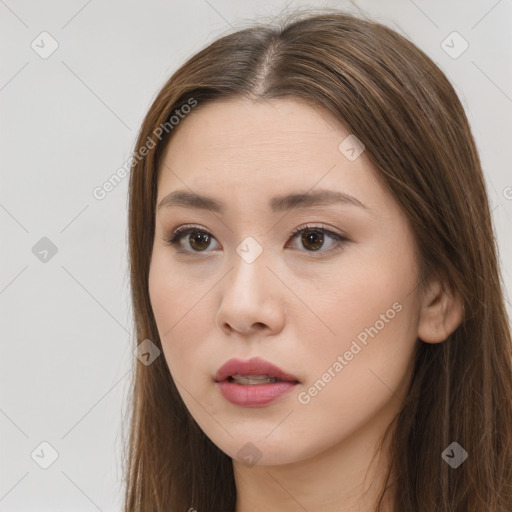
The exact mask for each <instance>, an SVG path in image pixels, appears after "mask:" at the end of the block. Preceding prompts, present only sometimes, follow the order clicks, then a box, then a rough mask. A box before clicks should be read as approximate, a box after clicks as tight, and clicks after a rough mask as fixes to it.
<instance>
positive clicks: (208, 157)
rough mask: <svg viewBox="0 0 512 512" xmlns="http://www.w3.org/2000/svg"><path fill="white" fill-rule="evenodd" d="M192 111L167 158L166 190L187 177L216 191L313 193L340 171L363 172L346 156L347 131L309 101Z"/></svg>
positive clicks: (217, 104)
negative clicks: (262, 188)
mask: <svg viewBox="0 0 512 512" xmlns="http://www.w3.org/2000/svg"><path fill="white" fill-rule="evenodd" d="M192 112H193V113H192V114H190V115H188V116H187V117H185V119H184V120H182V121H181V123H180V125H179V126H178V127H177V131H176V132H175V133H173V135H172V137H171V139H170V141H169V143H168V145H167V147H166V149H165V151H164V154H163V158H162V160H161V168H160V170H159V171H160V172H159V174H160V176H159V178H160V179H159V185H160V184H165V186H166V188H169V187H172V186H174V185H178V184H181V185H182V183H180V182H179V177H181V176H183V177H185V176H186V177H187V178H188V179H189V180H192V181H193V182H196V183H197V182H200V183H202V184H204V185H211V186H215V184H216V183H231V184H232V185H234V186H236V185H238V186H242V185H244V184H248V183H250V184H252V185H254V186H256V185H265V184H266V185H268V186H272V184H273V185H274V186H279V184H285V183H288V184H289V185H290V186H292V185H300V186H301V187H302V188H310V187H312V186H313V185H314V182H315V181H317V180H318V179H319V178H322V176H324V175H326V174H331V173H330V172H329V171H330V169H332V168H333V167H334V166H336V167H338V168H339V167H340V166H343V167H344V168H345V171H355V170H356V169H361V168H362V167H363V155H362V157H360V158H358V159H357V160H356V161H354V162H350V161H349V160H347V159H346V157H344V156H343V155H342V153H341V152H340V150H339V145H340V143H341V142H342V141H343V140H344V139H345V138H346V137H347V136H348V135H349V132H348V130H347V129H346V128H345V127H344V126H343V125H342V124H341V123H340V122H339V121H337V120H335V119H334V117H333V116H331V114H330V113H329V112H327V111H326V110H324V109H321V108H319V107H317V106H314V105H310V104H308V103H306V102H305V101H302V100H296V99H289V98H287V99H279V100H270V101H265V102H259V103H256V102H252V101H249V100H242V99H237V100H228V101H214V102H210V103H207V104H205V105H203V106H201V105H198V107H196V109H194V110H193V111H192ZM329 178H330V177H329ZM184 179H185V178H184ZM323 184H324V185H326V183H323ZM288 188H289V187H288Z"/></svg>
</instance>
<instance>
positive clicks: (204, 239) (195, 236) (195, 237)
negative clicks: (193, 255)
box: [189, 232, 210, 251]
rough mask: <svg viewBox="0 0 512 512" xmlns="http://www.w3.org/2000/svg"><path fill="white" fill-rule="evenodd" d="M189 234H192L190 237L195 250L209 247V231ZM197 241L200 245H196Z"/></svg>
mask: <svg viewBox="0 0 512 512" xmlns="http://www.w3.org/2000/svg"><path fill="white" fill-rule="evenodd" d="M189 236H190V238H189V240H190V246H191V247H192V248H193V249H194V250H198V251H202V250H204V249H207V248H208V246H209V245H210V237H209V236H208V234H207V233H200V232H195V233H192V234H190V235H189ZM196 243H197V244H199V247H198V246H196V245H195V244H196ZM201 244H205V245H204V246H201Z"/></svg>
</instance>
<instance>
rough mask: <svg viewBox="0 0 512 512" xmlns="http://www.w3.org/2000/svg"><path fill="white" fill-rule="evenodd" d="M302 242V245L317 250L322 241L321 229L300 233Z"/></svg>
mask: <svg viewBox="0 0 512 512" xmlns="http://www.w3.org/2000/svg"><path fill="white" fill-rule="evenodd" d="M301 238H302V243H303V244H304V247H306V248H309V249H312V250H313V251H317V250H318V249H320V248H321V247H322V245H323V243H324V234H323V233H322V232H321V231H305V232H304V233H303V234H302V237H301ZM309 243H311V244H313V247H308V244H309Z"/></svg>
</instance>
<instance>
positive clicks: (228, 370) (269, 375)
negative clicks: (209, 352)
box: [214, 357, 299, 386]
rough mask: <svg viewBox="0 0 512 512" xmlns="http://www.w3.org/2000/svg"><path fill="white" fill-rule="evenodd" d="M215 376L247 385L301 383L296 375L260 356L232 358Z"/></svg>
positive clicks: (220, 379)
mask: <svg viewBox="0 0 512 512" xmlns="http://www.w3.org/2000/svg"><path fill="white" fill-rule="evenodd" d="M214 378H215V381H216V382H223V381H228V382H234V383H236V384H240V385H247V386H254V385H257V384H271V383H274V382H293V383H299V379H298V378H297V377H295V376H294V375H291V374H289V373H286V372H285V371H283V370H281V368H278V367H277V366H275V365H273V364H272V363H269V362H268V361H265V360H263V359H260V358H258V357H253V358H252V359H249V360H248V361H243V360H241V359H230V360H229V361H227V362H226V363H225V364H223V365H222V366H221V367H220V368H219V370H218V371H217V373H216V374H215V377H214Z"/></svg>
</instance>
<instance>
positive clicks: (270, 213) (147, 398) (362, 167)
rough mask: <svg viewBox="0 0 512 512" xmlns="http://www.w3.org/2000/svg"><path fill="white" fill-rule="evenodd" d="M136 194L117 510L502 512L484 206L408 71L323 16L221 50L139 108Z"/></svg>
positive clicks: (498, 304)
mask: <svg viewBox="0 0 512 512" xmlns="http://www.w3.org/2000/svg"><path fill="white" fill-rule="evenodd" d="M129 194H130V198H129V199H130V211H129V228H130V261H131V284H132V299H133V309H134V316H135V323H136V332H137V339H138V343H140V341H141V340H145V341H144V347H146V348H145V350H146V349H147V347H148V346H151V347H153V350H152V351H147V353H146V354H145V355H146V356H147V357H146V359H145V360H144V359H143V358H140V359H141V361H142V362H144V364H140V363H138V364H137V368H136V370H135V371H134V382H133V404H132V407H133V408H132V410H131V412H132V414H131V425H130V437H129V444H128V446H127V448H128V450H127V457H128V459H127V467H126V480H127V489H126V503H125V511H126V512H132V511H136V510H144V511H149V510H156V511H180V510H190V511H193V510H197V511H198V512H202V511H210V512H220V511H229V512H234V511H235V512H249V511H253V510H281V511H291V510H308V511H310V512H312V511H323V512H325V511H337V512H340V511H341V512H343V511H348V510H351V511H353V510H358V511H365V512H366V511H368V512H370V511H381V512H391V511H394V512H405V511H407V512H410V511H415V512H432V511H434V510H435V511H436V512H442V511H446V512H448V511H450V512H470V511H471V512H484V511H485V512H491V511H492V512H505V511H507V512H510V510H512V444H511V441H512V436H511V434H512V367H511V357H510V352H511V338H510V331H509V326H508V323H507V316H506V312H505V308H504V303H503V295H502V288H501V283H500V274H499V270H498V265H497V258H496V251H495V241H494V236H493V231H492V227H491V220H490V213H489V206H488V199H487V195H486V190H485V186H484V180H483V177H482V170H481V165H480V161H479V157H478V154H477V151H476V148H475V143H474V140H473V136H472V133H471V130H470V127H469V125H468V121H467V118H466V116H465V113H464V110H463V108H462V106H461V103H460V101H459V100H458V98H457V95H456V93H455V91H454V89H453V87H452V86H451V84H450V83H449V82H448V80H447V79H446V77H445V76H444V75H443V73H442V72H441V71H440V70H439V69H438V68H437V67H436V66H435V64H434V63H433V62H432V61H431V60H430V59H429V58H428V57H427V56H426V55H425V54H424V53H423V52H422V51H420V50H419V49H418V48H416V47H415V46H414V45H413V44H412V43H411V42H409V41H407V40H406V39H404V38H403V37H402V36H400V35H399V34H397V33H396V32H394V31H393V30H391V29H389V28H387V27H386V26H384V25H381V24H379V23H375V22H372V21H370V20H364V19H361V18H357V17H354V16H353V15H349V14H345V13H341V12H339V11H336V12H329V13H322V14H314V13H313V14H310V15H307V16H302V17H301V16H297V18H296V19H292V20H290V21H289V22H288V23H286V24H285V25H284V26H283V27H281V28H274V27H270V26H265V25H262V24H260V25H254V26H253V27H250V28H247V29H244V30H240V31H238V32H236V33H234V34H231V35H228V36H225V37H222V38H220V39H219V40H217V41H215V42H213V43H212V44H211V45H210V46H208V47H207V48H206V49H204V50H202V51H200V52H199V53H198V54H197V55H195V56H193V57H192V58H191V59H189V60H188V62H186V63H185V64H184V65H183V66H182V67H181V68H180V69H179V70H178V71H177V72H176V73H175V74H174V75H173V76H172V77H171V78H170V80H169V81H168V82H167V83H166V84H165V86H164V87H163V89H162V90H161V91H160V93H159V94H158V96H157V98H156V99H155V101H154V103H153V105H152V106H151V108H150V110H149V112H148V114H147V116H146V118H145V120H144V122H143V124H142V128H141V131H140V134H139V138H138V141H137V146H136V151H135V155H134V164H133V167H132V171H131V177H130V190H129ZM148 344H149V345H148ZM141 346H142V345H141ZM157 349H158V350H157ZM160 351H161V355H160V356H159V354H160ZM150 352H151V354H152V355H151V354H150Z"/></svg>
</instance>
